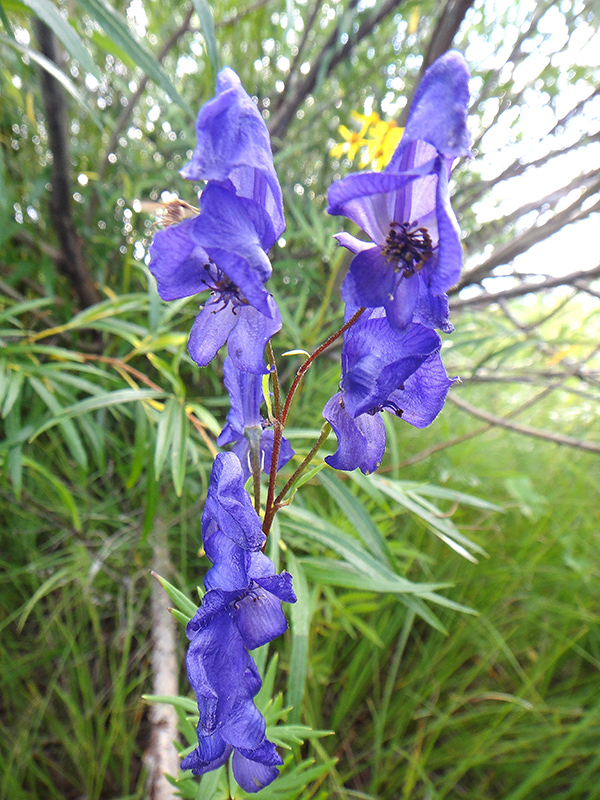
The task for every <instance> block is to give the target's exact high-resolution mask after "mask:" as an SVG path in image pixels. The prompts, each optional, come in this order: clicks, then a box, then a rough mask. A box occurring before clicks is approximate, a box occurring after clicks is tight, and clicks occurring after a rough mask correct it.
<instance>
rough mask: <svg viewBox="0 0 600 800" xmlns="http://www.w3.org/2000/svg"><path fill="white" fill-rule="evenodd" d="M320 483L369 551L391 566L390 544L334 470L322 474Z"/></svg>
mask: <svg viewBox="0 0 600 800" xmlns="http://www.w3.org/2000/svg"><path fill="white" fill-rule="evenodd" d="M319 482H320V483H321V484H322V485H323V486H324V487H325V488H326V489H327V492H328V493H329V495H330V496H331V498H332V499H333V500H334V501H335V503H336V504H337V505H338V507H339V508H340V510H341V511H343V512H344V514H345V515H346V517H347V518H348V520H349V521H350V522H351V523H352V525H353V527H354V528H355V530H356V532H357V533H358V535H359V536H360V538H361V539H362V540H363V542H364V544H365V547H366V548H367V550H368V551H369V552H370V553H373V555H378V556H380V558H381V559H382V561H385V562H386V563H388V564H389V563H390V561H391V556H390V551H389V548H388V544H387V542H386V540H385V538H384V536H383V535H382V533H381V531H380V530H379V528H378V527H377V525H376V524H375V523H374V522H373V519H372V517H371V515H370V514H369V512H368V511H367V510H366V508H365V507H364V506H363V504H362V503H361V502H360V501H359V500H358V499H357V498H356V497H355V496H354V495H353V494H352V493H351V492H349V491H348V489H346V487H345V486H343V485H342V482H341V481H340V480H339V478H338V477H337V475H336V474H335V472H334V471H333V470H325V472H322V473H321V475H320V477H319Z"/></svg>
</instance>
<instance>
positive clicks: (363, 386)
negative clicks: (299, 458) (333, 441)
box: [323, 307, 453, 474]
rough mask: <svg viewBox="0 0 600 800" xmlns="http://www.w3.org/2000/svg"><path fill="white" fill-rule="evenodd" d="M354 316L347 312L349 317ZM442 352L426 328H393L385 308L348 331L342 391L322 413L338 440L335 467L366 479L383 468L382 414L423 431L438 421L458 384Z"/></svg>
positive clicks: (330, 461) (331, 462) (328, 459)
mask: <svg viewBox="0 0 600 800" xmlns="http://www.w3.org/2000/svg"><path fill="white" fill-rule="evenodd" d="M354 311H355V309H354V308H353V307H350V308H348V309H347V311H346V317H347V318H349V317H350V316H352V314H353V312H354ZM440 347H441V340H440V338H439V336H438V334H437V333H435V331H433V330H431V329H430V328H427V327H425V326H423V325H419V324H417V323H412V324H410V325H408V326H407V327H406V328H404V329H403V330H402V331H401V332H398V331H396V330H394V329H393V328H391V327H390V325H389V324H388V321H387V318H386V316H385V312H384V310H383V309H382V308H376V309H374V310H373V311H371V312H369V313H365V314H363V316H362V317H360V318H359V320H358V321H357V322H356V323H355V324H354V325H353V326H352V327H351V328H349V329H348V330H347V331H346V334H345V336H344V344H343V347H342V379H341V381H340V391H339V392H338V393H337V394H335V395H334V396H333V397H332V398H331V399H330V400H329V402H328V403H327V405H326V406H325V408H324V410H323V416H324V417H325V419H326V420H327V421H328V422H329V423H330V425H331V427H332V428H333V430H334V432H335V434H336V436H337V439H338V448H337V450H336V452H335V453H334V454H333V455H332V456H327V457H326V458H325V461H326V462H327V463H328V464H329V465H330V466H332V467H334V468H335V469H341V470H353V469H356V468H360V469H361V470H362V472H364V473H365V474H368V473H370V472H373V471H374V470H376V469H377V468H378V467H379V465H380V464H381V460H382V458H383V454H384V451H385V441H386V434H385V425H384V423H383V419H382V418H381V416H380V412H381V411H389V412H391V413H393V414H395V415H396V416H399V417H402V419H403V420H404V421H405V422H408V423H410V424H411V425H415V426H416V427H419V428H423V427H426V426H427V425H429V424H430V423H431V422H433V420H434V419H435V417H436V416H437V415H438V414H439V412H440V411H441V410H442V408H443V406H444V402H445V400H446V395H447V393H448V389H449V388H450V386H451V385H452V383H453V380H451V379H450V378H448V376H447V374H446V371H445V369H444V367H443V365H442V361H441V358H440V355H439V351H440Z"/></svg>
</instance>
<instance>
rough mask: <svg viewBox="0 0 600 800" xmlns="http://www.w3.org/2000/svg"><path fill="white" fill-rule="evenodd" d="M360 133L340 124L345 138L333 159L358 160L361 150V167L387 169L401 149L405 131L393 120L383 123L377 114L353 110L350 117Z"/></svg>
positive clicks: (333, 152) (333, 151)
mask: <svg viewBox="0 0 600 800" xmlns="http://www.w3.org/2000/svg"><path fill="white" fill-rule="evenodd" d="M350 116H351V118H352V121H353V123H354V124H355V128H356V130H350V129H349V128H347V127H346V126H345V125H340V126H339V128H338V131H339V132H340V134H341V135H342V138H343V139H344V141H343V142H340V144H336V145H335V146H334V147H332V148H331V150H330V151H329V155H330V156H331V157H332V158H343V157H345V158H349V159H350V161H354V159H355V158H356V155H357V153H358V152H359V151H360V153H361V159H360V166H361V167H366V166H369V165H370V166H371V168H372V169H374V170H380V169H383V167H384V166H385V165H386V164H387V163H388V161H389V160H390V158H391V157H392V155H393V153H394V150H395V149H396V147H397V146H398V143H399V142H400V139H401V138H402V133H403V132H404V128H399V127H398V125H397V124H396V122H395V121H394V120H393V119H392V120H389V121H385V120H382V119H381V118H380V116H379V114H377V113H376V112H375V111H373V112H372V113H371V114H369V115H365V114H359V113H358V112H357V111H352V112H351V114H350Z"/></svg>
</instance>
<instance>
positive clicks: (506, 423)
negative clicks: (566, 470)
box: [448, 396, 600, 453]
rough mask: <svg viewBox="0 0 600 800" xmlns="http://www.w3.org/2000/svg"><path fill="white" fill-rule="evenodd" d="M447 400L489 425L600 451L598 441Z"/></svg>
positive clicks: (455, 400) (454, 398) (452, 398)
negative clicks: (512, 420)
mask: <svg viewBox="0 0 600 800" xmlns="http://www.w3.org/2000/svg"><path fill="white" fill-rule="evenodd" d="M448 400H449V401H450V402H451V403H454V405H455V406H458V408H460V409H462V410H463V411H466V412H467V414H470V415H471V416H473V417H477V419H482V420H485V422H487V423H489V424H490V425H494V426H497V427H499V428H506V429H507V430H509V431H514V432H515V433H521V434H523V435H524V436H533V437H535V438H536V439H545V440H546V441H548V442H554V443H555V444H560V445H565V446H567V447H575V448H577V449H578V450H587V451H589V452H590V453H600V442H590V441H586V440H585V439H574V438H573V437H572V436H567V435H566V434H564V433H550V431H543V430H540V428H532V427H531V426H530V425H521V424H519V423H517V422H510V420H508V419H506V417H497V416H495V415H494V414H490V413H488V412H487V411H484V410H483V409H481V408H477V407H476V406H472V405H471V404H470V403H468V402H467V401H466V400H463V399H462V398H461V397H453V396H448Z"/></svg>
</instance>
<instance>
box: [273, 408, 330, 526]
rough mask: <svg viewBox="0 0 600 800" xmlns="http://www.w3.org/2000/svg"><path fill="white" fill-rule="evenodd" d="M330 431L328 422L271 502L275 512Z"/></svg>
mask: <svg viewBox="0 0 600 800" xmlns="http://www.w3.org/2000/svg"><path fill="white" fill-rule="evenodd" d="M330 431H331V425H330V424H329V423H328V422H326V423H325V425H323V428H322V429H321V435H320V436H319V438H318V439H317V441H316V442H315V445H314V447H313V448H312V450H311V451H310V453H309V454H308V455H307V456H306V458H304V460H303V461H302V463H301V464H300V466H299V467H298V469H297V470H296V471H295V472H294V474H293V475H292V476H291V478H290V479H289V480H288V482H287V483H286V484H285V486H284V487H283V489H282V490H281V491H280V492H279V494H278V495H277V497H276V498H275V500H274V501H273V505H274V506H275V510H277V509H278V508H279V506H280V505H281V501H282V500H283V498H284V497H285V496H286V494H287V493H288V492H289V490H290V489H291V488H292V486H293V485H294V484H295V483H296V481H297V480H298V478H299V477H300V476H301V475H302V473H303V472H304V470H305V469H306V467H307V466H308V465H309V464H310V462H311V461H312V460H313V458H314V457H315V455H316V454H317V453H318V452H319V450H320V449H321V446H322V445H323V443H324V442H325V440H326V439H327V437H328V436H329V433H330Z"/></svg>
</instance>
